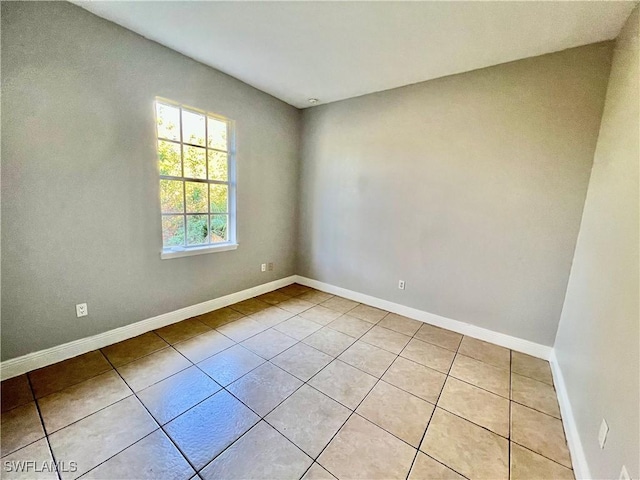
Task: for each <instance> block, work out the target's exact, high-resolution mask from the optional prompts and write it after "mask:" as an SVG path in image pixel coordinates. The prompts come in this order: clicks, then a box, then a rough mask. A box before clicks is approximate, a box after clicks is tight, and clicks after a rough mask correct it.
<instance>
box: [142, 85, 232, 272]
mask: <svg viewBox="0 0 640 480" xmlns="http://www.w3.org/2000/svg"><path fill="white" fill-rule="evenodd" d="M158 103H160V104H164V105H168V106H171V107H175V108H178V109H179V111H180V126H179V130H180V139H179V140H173V139H168V138H163V137H160V135H159V132H158V119H157V115H156V112H157V110H156V108H157V104H158ZM153 107H154V108H153V111H154V119H155V121H156V128H155V130H156V135H155V138H156V142H155V146H156V162H158V155H157V153H158V141H159V140H162V141H165V142H170V143H173V144H175V145H179V146H180V159H181V162H180V163H181V167H182V175H181V176H179V177H176V176H172V175H161V174H160V171H159V168H158V184H159V185H160V181H161V180H177V181H181V182H182V195H183V209H184V210H183V212H182V216H183V217H184V228H185V245H180V246H172V247H164V245H163V247H162V252H161V253H160V258H162V259H163V260H164V259H170V258H179V257H188V256H191V255H201V254H206V253H215V252H224V251H229V250H235V249H237V248H238V242H237V237H236V223H237V216H236V184H237V181H236V148H235V143H236V142H235V122H234V121H233V120H231V119H229V118H226V117H224V116H222V115H218V114H215V113H212V112H207V111H204V110H201V109H198V108H193V107H190V106H187V105H184V104H181V103H178V102H175V101H173V100H169V99H166V98H162V97H156V98H155V101H154V102H153ZM183 110H185V111H188V112H193V113H197V114H199V115H204V116H205V122H204V124H205V146H204V147H202V145H195V144H191V143H189V142H185V141H184V139H183V138H182V135H183V132H182V111H183ZM208 118H212V119H215V120H218V121H222V122H224V123H226V125H227V150H226V151H224V150H220V149H218V148H213V147H209V142H208V138H209V137H208V133H209V132H208V128H209V122H208V120H207V119H208ZM185 146H193V147H199V148H205V149H206V150H205V155H206V179H197V178H191V177H185V174H184V147H185ZM210 150H213V151H217V152H223V153H226V154H227V181H226V182H224V181H221V180H209V151H210ZM158 167H159V164H158ZM187 181H188V182H197V183H204V184H207V185H227V195H228V198H227V201H228V212H227V215H228V222H227V241H226V242H217V243H207V244H202V245H193V246H188V245H186V241H187V217H188V216H190V215H207V219H208V221H209V222H211V215H213V214H215V212H214V213H212V212H211V202H210V200H209V198H208V197H207V212H206V213H204V212H202V213H187V201H186V182H187ZM207 195H209V188H207ZM160 215H161V217H160V218H161V220H162V218H163V217H164V216H176V215H180V214H179V213H163V212H162V211H161V212H160ZM161 223H162V222H161ZM209 231H211V225H210V224H209ZM209 240H211V237H209Z"/></svg>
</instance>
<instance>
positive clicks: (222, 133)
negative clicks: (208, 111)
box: [207, 117, 227, 150]
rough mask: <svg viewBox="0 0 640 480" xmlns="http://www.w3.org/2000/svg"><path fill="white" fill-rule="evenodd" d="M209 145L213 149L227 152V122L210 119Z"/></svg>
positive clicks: (208, 126)
mask: <svg viewBox="0 0 640 480" xmlns="http://www.w3.org/2000/svg"><path fill="white" fill-rule="evenodd" d="M207 121H208V122H209V123H208V125H207V130H208V134H209V138H208V139H207V140H208V144H209V147H211V148H217V149H218V150H227V122H225V121H222V120H217V119H215V118H211V117H208V119H207Z"/></svg>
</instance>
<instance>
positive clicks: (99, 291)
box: [2, 2, 300, 359]
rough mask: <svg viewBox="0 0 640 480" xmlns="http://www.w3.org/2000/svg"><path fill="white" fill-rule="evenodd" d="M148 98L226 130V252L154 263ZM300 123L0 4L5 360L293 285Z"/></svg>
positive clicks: (132, 51)
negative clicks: (229, 215) (211, 116)
mask: <svg viewBox="0 0 640 480" xmlns="http://www.w3.org/2000/svg"><path fill="white" fill-rule="evenodd" d="M156 96H161V97H165V98H170V99H173V100H175V101H178V102H181V103H184V104H187V105H192V106H195V107H198V108H200V109H203V110H208V111H212V112H216V113H219V114H221V115H224V116H227V117H229V118H231V119H233V120H235V121H236V135H237V142H236V143H237V165H238V166H237V174H238V197H237V205H238V241H239V243H240V247H239V248H238V250H236V251H231V252H223V253H214V254H208V255H198V256H194V257H187V258H178V259H171V260H161V259H160V250H161V247H162V241H161V225H160V202H159V182H158V169H157V160H156V146H155V124H154V110H153V101H154V98H155V97H156ZM299 116H300V113H299V111H298V110H296V109H295V108H293V107H291V106H288V105H286V104H285V103H283V102H281V101H279V100H277V99H275V98H273V97H271V96H269V95H267V94H265V93H262V92H260V91H258V90H256V89H254V88H252V87H249V86H248V85H246V84H244V83H242V82H239V81H238V80H235V79H233V78H231V77H229V76H227V75H225V74H222V73H220V72H218V71H216V70H213V69H211V68H209V67H206V66H204V65H202V64H199V63H197V62H195V61H193V60H190V59H189V58H187V57H184V56H183V55H180V54H178V53H176V52H174V51H172V50H169V49H167V48H165V47H162V46H160V45H158V44H156V43H154V42H151V41H149V40H146V39H144V38H142V37H141V36H139V35H136V34H134V33H132V32H130V31H128V30H125V29H123V28H121V27H119V26H117V25H115V24H113V23H111V22H108V21H106V20H103V19H101V18H99V17H96V16H94V15H92V14H90V13H88V12H87V11H85V10H83V9H81V8H79V7H76V6H73V5H71V4H68V3H66V2H43V3H39V2H3V3H2V177H3V178H2V359H8V358H13V357H16V356H19V355H23V354H26V353H29V352H33V351H37V350H40V349H43V348H47V347H51V346H54V345H59V344H61V343H64V342H68V341H71V340H74V339H78V338H82V337H86V336H90V335H95V334H98V333H100V332H104V331H106V330H110V329H113V328H116V327H120V326H123V325H126V324H129V323H132V322H135V321H138V320H143V319H146V318H149V317H152V316H155V315H158V314H161V313H165V312H168V311H172V310H176V309H178V308H181V307H185V306H188V305H193V304H195V303H199V302H203V301H205V300H210V299H212V298H215V297H218V296H221V295H226V294H228V293H232V292H236V291H239V290H243V289H245V288H249V287H252V286H254V285H258V284H261V283H265V282H268V281H270V280H275V279H276V278H280V277H285V276H288V275H291V274H293V273H294V268H295V255H294V247H295V243H296V217H295V211H296V191H297V178H298V170H297V169H298V156H299V148H298V147H299V124H300V122H299ZM263 262H274V263H275V270H274V271H273V272H267V273H261V272H260V263H263ZM81 302H87V303H88V305H89V316H88V317H86V318H82V319H77V318H76V316H75V304H76V303H81Z"/></svg>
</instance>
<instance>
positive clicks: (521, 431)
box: [511, 403, 571, 468]
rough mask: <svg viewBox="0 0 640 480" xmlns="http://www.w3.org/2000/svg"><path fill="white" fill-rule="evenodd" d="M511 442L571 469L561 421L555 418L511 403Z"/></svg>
mask: <svg viewBox="0 0 640 480" xmlns="http://www.w3.org/2000/svg"><path fill="white" fill-rule="evenodd" d="M511 440H513V441H514V442H516V443H518V444H520V445H522V446H524V447H527V448H528V449H530V450H533V451H534V452H536V453H539V454H540V455H543V456H545V457H547V458H550V459H551V460H554V461H555V462H558V463H560V464H562V465H564V466H565V467H568V468H571V456H570V455H569V448H568V447H567V441H566V440H565V436H564V429H563V428H562V421H560V420H559V419H557V418H554V417H551V416H549V415H546V414H544V413H540V412H538V411H536V410H533V409H531V408H528V407H524V406H522V405H519V404H517V403H512V404H511Z"/></svg>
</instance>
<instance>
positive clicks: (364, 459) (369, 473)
mask: <svg viewBox="0 0 640 480" xmlns="http://www.w3.org/2000/svg"><path fill="white" fill-rule="evenodd" d="M414 455H415V449H413V448H411V447H410V446H409V445H407V444H406V443H404V442H403V441H401V440H398V439H397V438H396V437H394V436H393V435H391V434H390V433H387V432H385V431H384V430H382V429H381V428H380V427H377V426H376V425H374V424H373V423H371V422H369V421H368V420H365V419H364V418H362V417H360V416H358V415H352V416H351V417H350V418H349V420H347V423H346V424H345V425H344V427H342V428H341V429H340V431H339V432H338V434H337V435H336V436H335V438H334V439H333V440H332V441H331V443H329V445H328V446H327V448H326V449H325V450H324V452H322V455H320V457H319V458H318V463H319V464H320V465H322V466H323V467H324V468H325V469H327V470H328V471H329V472H330V473H332V474H333V475H335V476H336V477H337V478H349V479H391V478H398V479H400V478H401V479H403V478H405V477H406V476H407V473H409V468H410V466H411V461H412V460H413V457H414Z"/></svg>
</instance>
